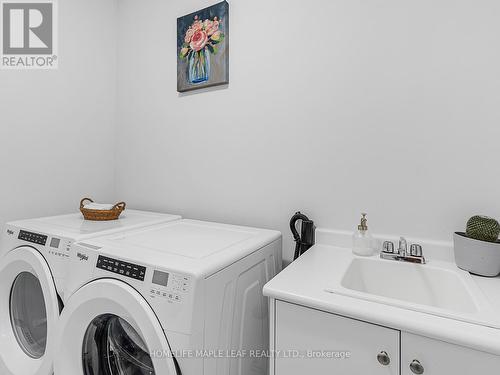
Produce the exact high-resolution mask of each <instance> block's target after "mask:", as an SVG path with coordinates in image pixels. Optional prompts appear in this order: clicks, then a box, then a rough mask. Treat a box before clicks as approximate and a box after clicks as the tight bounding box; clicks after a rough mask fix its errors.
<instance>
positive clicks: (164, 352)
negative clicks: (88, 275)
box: [54, 279, 177, 375]
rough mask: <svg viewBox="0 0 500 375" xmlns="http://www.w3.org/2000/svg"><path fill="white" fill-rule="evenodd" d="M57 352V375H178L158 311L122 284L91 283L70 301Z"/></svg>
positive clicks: (55, 366) (60, 328)
mask: <svg viewBox="0 0 500 375" xmlns="http://www.w3.org/2000/svg"><path fill="white" fill-rule="evenodd" d="M56 347H57V348H59V353H58V356H57V358H56V359H55V362H54V373H56V374H72V375H95V374H99V375H101V374H102V375H155V374H156V375H176V374H177V372H176V368H175V364H174V361H173V359H172V357H171V356H170V346H169V344H168V341H167V338H166V337H165V333H164V332H163V329H162V327H161V325H160V322H159V321H158V318H157V317H156V315H155V314H154V312H153V310H152V309H151V307H150V306H149V304H148V303H147V302H146V300H145V299H144V298H143V297H142V296H141V295H140V294H139V293H138V292H137V291H136V290H135V289H133V288H132V287H131V286H129V285H127V284H126V283H124V282H122V281H118V280H113V279H100V280H96V281H93V282H90V283H89V284H87V285H85V286H83V287H82V288H81V289H79V290H78V291H77V292H76V293H75V294H74V295H72V296H71V297H70V299H69V301H68V303H67V304H66V305H65V308H64V310H63V313H62V314H61V319H60V321H59V327H58V332H57V337H56ZM153 353H154V354H155V355H152V354H153Z"/></svg>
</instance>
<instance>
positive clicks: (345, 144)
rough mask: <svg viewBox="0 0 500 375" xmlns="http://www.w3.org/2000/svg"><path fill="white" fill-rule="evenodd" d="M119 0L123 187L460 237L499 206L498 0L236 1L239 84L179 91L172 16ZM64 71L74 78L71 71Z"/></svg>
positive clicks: (156, 1)
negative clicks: (474, 219)
mask: <svg viewBox="0 0 500 375" xmlns="http://www.w3.org/2000/svg"><path fill="white" fill-rule="evenodd" d="M212 3H214V1H208V0H182V1H181V0H177V1H164V0H148V1H139V0H120V1H119V5H118V16H119V17H118V58H119V63H118V80H119V84H118V93H119V95H118V124H119V130H118V148H117V180H116V183H117V191H116V193H117V198H120V199H124V200H126V201H128V202H129V203H131V204H133V205H135V206H139V207H143V208H149V209H158V210H164V211H171V212H175V213H180V214H183V215H184V216H187V217H194V218H200V219H208V220H215V221H222V222H230V223H238V224H249V225H255V226H261V227H270V228H277V229H280V230H282V231H283V233H284V234H285V237H286V238H288V240H287V241H286V242H285V246H286V248H287V251H288V253H287V257H288V258H289V257H290V256H291V242H290V241H289V237H290V235H289V230H288V220H289V218H290V216H291V215H292V214H293V212H294V210H297V209H302V210H303V211H305V212H306V213H307V214H308V215H310V216H311V217H312V218H313V219H315V221H316V222H317V224H318V225H319V226H322V227H331V228H339V229H344V228H345V229H354V228H355V227H356V225H357V222H358V219H359V213H360V212H361V211H367V212H368V213H369V224H370V227H371V228H372V229H373V230H374V231H376V232H379V233H380V232H382V233H395V234H405V235H409V236H421V237H428V238H435V239H450V238H451V233H452V232H453V231H454V230H459V229H463V227H464V225H465V221H466V219H467V218H468V216H470V215H472V214H475V213H484V214H488V215H492V216H495V217H497V218H498V217H500V205H499V204H498V196H499V193H500V175H499V174H498V173H497V172H498V166H497V163H498V160H499V156H500V152H499V147H498V139H499V135H500V125H499V124H500V107H499V104H498V103H499V100H500V69H499V67H500V49H499V47H498V46H499V45H500V23H499V22H498V19H499V18H500V3H499V2H498V1H493V0H478V1H474V2H471V1H469V0H441V1H439V2H436V1H434V0H421V1H409V0H403V1H401V0H384V1H381V0H376V1H360V0H358V1H355V0H333V1H332V0H311V1H304V0H300V1H299V0H287V1H285V0H281V1H278V0H273V1H269V0H253V1H249V0H232V1H231V2H230V6H231V10H230V12H231V15H230V22H231V26H230V28H231V30H230V49H231V56H230V64H231V67H230V71H231V78H230V85H229V87H228V88H227V89H221V90H210V91H207V92H203V93H197V94H190V95H178V94H177V93H176V46H175V43H176V34H175V33H176V17H177V16H181V15H183V14H187V13H190V12H192V11H195V10H197V9H199V8H202V7H204V6H207V5H210V4H212ZM70 83H71V82H69V83H68V84H70Z"/></svg>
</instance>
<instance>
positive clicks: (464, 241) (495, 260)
mask: <svg viewBox="0 0 500 375" xmlns="http://www.w3.org/2000/svg"><path fill="white" fill-rule="evenodd" d="M453 240H454V249H455V262H456V263H457V266H458V267H459V268H461V269H463V270H465V271H469V272H470V273H473V274H476V275H480V276H487V277H495V276H498V275H500V242H486V241H480V240H475V239H473V238H469V237H467V235H466V234H465V233H460V232H456V233H455V235H454V237H453Z"/></svg>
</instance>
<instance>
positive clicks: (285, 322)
mask: <svg viewBox="0 0 500 375" xmlns="http://www.w3.org/2000/svg"><path fill="white" fill-rule="evenodd" d="M275 314H276V315H275V318H276V319H275V323H274V324H275V337H274V339H275V341H274V344H275V345H274V352H275V360H274V363H273V365H274V368H272V369H271V374H273V371H274V375H305V374H311V375H312V374H314V375H334V374H339V375H361V374H370V375H397V374H399V342H400V338H399V336H400V333H399V331H396V330H393V329H389V328H384V327H380V326H377V325H374V324H368V323H364V322H361V321H358V320H354V319H349V318H344V317H341V316H338V315H334V314H329V313H325V312H322V311H318V310H314V309H309V308H306V307H302V306H299V305H294V304H290V303H287V302H281V301H276V305H275ZM379 360H380V362H382V363H383V364H381V363H380V362H379ZM272 367H273V366H272Z"/></svg>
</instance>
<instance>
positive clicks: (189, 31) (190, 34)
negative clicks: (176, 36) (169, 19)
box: [184, 28, 194, 44]
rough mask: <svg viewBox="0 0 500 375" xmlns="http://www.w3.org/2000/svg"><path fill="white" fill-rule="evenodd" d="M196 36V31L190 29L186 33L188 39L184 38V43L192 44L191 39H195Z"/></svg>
mask: <svg viewBox="0 0 500 375" xmlns="http://www.w3.org/2000/svg"><path fill="white" fill-rule="evenodd" d="M193 35H194V30H193V29H192V28H189V29H188V31H186V37H185V38H184V41H185V42H186V43H187V44H189V43H191V39H192V38H193Z"/></svg>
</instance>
